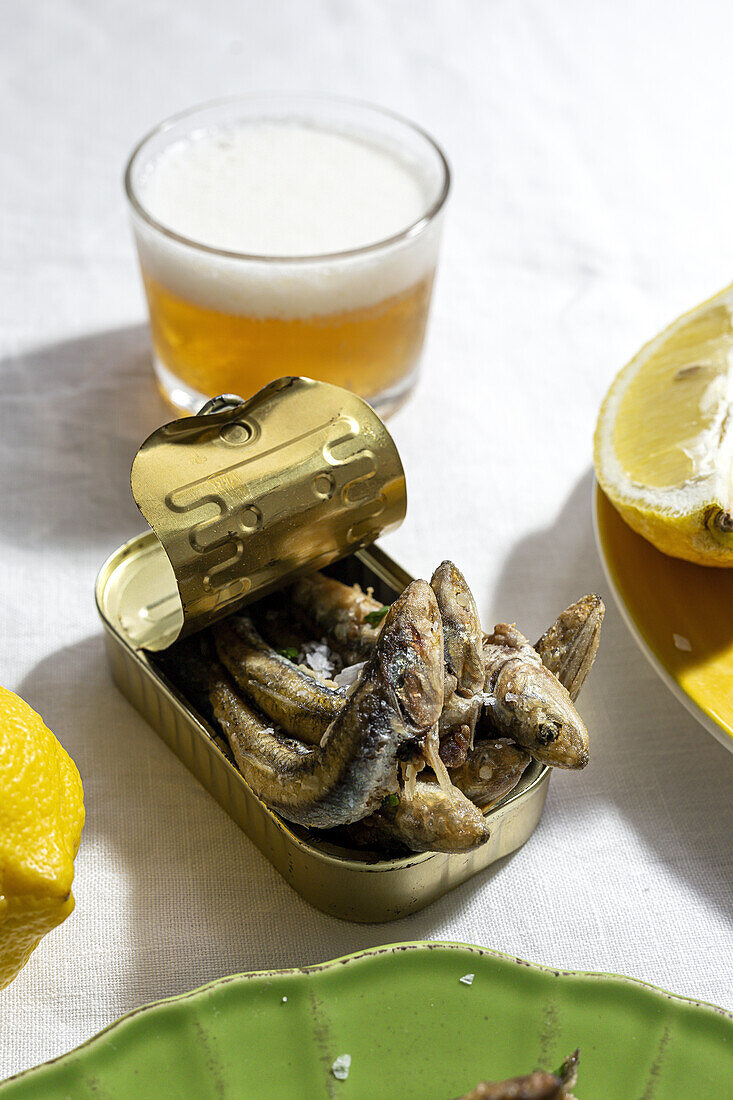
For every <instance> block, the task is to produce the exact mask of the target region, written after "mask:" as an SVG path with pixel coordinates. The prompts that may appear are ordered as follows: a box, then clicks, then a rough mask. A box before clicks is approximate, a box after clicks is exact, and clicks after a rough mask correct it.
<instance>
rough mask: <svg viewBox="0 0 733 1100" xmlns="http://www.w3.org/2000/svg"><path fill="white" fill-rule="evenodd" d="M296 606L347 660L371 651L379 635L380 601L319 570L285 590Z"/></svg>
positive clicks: (350, 661)
mask: <svg viewBox="0 0 733 1100" xmlns="http://www.w3.org/2000/svg"><path fill="white" fill-rule="evenodd" d="M288 591H289V594H290V597H291V599H292V601H293V604H294V605H295V608H296V610H297V611H298V612H299V613H300V614H301V615H302V616H304V617H305V619H306V620H307V621H308V622H309V623H310V624H312V626H314V627H316V632H317V634H318V635H319V636H320V635H321V634H325V636H326V637H327V638H328V640H329V642H330V643H331V644H332V645H333V648H334V649H335V650H337V651H338V652H339V653H340V654H341V655H342V656H343V657H344V659H345V660H346V662H347V664H357V662H359V661H363V660H365V659H366V658H367V657H368V656H369V654H370V653H371V651H372V649H373V648H374V645H375V643H376V641H377V637H378V635H379V630H380V626H381V622H369V621H368V619H367V616H372V617H373V618H374V619H376V618H377V616H378V612H380V611H381V610H382V604H381V603H379V602H378V601H377V600H374V599H372V597H371V596H368V595H367V594H366V592H362V590H361V589H360V588H359V586H358V584H357V585H348V584H342V583H341V581H336V580H334V579H333V577H325V576H324V575H323V574H322V573H311V574H310V575H309V576H307V577H301V578H300V580H298V581H296V582H295V583H294V584H293V585H292V586H291V588H290V589H289V590H288Z"/></svg>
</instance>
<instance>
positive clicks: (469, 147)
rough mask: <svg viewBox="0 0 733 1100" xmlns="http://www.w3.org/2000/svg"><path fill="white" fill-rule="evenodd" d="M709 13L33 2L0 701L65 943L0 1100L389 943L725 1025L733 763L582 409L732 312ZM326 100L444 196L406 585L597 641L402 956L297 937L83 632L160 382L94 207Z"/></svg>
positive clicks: (21, 26) (410, 474)
mask: <svg viewBox="0 0 733 1100" xmlns="http://www.w3.org/2000/svg"><path fill="white" fill-rule="evenodd" d="M732 37H733V8H731V7H730V6H725V5H720V4H718V3H716V2H715V0H700V3H698V4H695V5H689V4H683V3H673V2H671V0H653V2H651V0H649V2H647V0H644V2H639V0H608V2H599V3H595V4H586V3H584V2H583V0H562V2H561V3H556V4H547V3H543V2H542V0H534V2H532V0H518V2H516V3H509V2H496V3H485V2H482V0H454V2H452V3H450V4H448V3H441V2H440V0H401V2H392V3H390V2H385V0H310V3H308V4H301V3H298V2H297V0H292V2H278V0H273V2H271V3H268V4H261V3H259V2H258V0H247V2H244V3H242V2H237V0H206V3H192V4H180V3H176V2H175V0H145V2H143V0H132V2H128V3H116V2H114V0H101V2H100V0H97V2H96V3H94V4H92V3H89V2H86V0H47V2H43V0H41V2H36V3H33V4H15V5H11V6H10V7H8V8H7V9H6V10H5V11H4V15H3V33H2V35H1V36H0V54H1V57H2V61H1V66H2V67H1V69H0V78H1V80H2V93H3V110H2V112H1V113H0V149H2V164H3V170H2V188H1V190H0V217H1V218H2V233H1V235H0V248H1V249H2V266H1V268H0V341H1V342H2V348H1V349H0V354H1V356H2V364H1V366H2V370H1V373H0V469H1V474H0V476H1V477H2V505H1V512H0V514H1V516H2V518H1V519H0V560H2V566H3V581H2V587H1V589H0V600H1V602H2V607H1V614H0V645H1V661H0V677H1V679H2V682H3V683H4V684H5V685H6V686H8V687H9V688H11V689H13V690H16V691H18V692H19V693H20V694H21V695H22V696H24V697H25V698H26V699H27V700H28V701H29V702H30V704H31V705H32V706H34V707H35V708H36V709H38V710H39V711H40V713H41V714H42V715H43V716H44V718H45V719H46V721H47V723H48V724H49V726H50V727H51V729H53V730H54V731H55V732H56V734H57V735H58V737H59V738H60V739H61V741H62V742H63V744H64V745H65V746H66V748H67V749H68V750H69V752H70V753H71V754H72V756H73V757H74V759H75V760H76V762H77V764H78V766H79V769H80V771H81V775H82V778H83V782H84V789H85V796H86V807H87V823H86V827H85V830H84V835H83V839H82V845H81V850H80V852H79V856H78V859H77V864H76V868H77V869H76V881H75V884H74V893H75V895H76V902H77V905H76V911H75V912H74V914H73V916H72V917H71V918H70V919H69V920H68V921H67V922H66V923H65V924H64V925H63V926H61V927H60V928H59V929H57V930H56V931H54V932H53V933H52V934H51V935H49V936H48V937H47V938H46V939H45V940H44V941H43V943H42V944H41V945H40V947H39V948H38V950H37V951H36V952H35V953H34V955H33V956H32V958H31V960H30V962H29V963H28V965H27V966H26V968H25V969H24V970H23V972H22V973H21V974H20V976H19V977H18V978H17V979H16V981H15V982H13V983H12V985H11V986H10V987H9V988H8V989H7V990H5V991H4V992H2V993H0V1078H3V1077H5V1076H6V1075H9V1074H12V1073H15V1072H17V1071H19V1070H22V1069H24V1068H25V1067H28V1066H31V1065H33V1064H35V1063H38V1062H40V1061H42V1060H44V1059H47V1058H50V1057H52V1056H55V1055H58V1054H60V1053H61V1052H63V1051H66V1050H68V1049H70V1048H71V1047H73V1046H75V1045H76V1044H78V1043H80V1042H82V1041H83V1040H85V1039H87V1038H88V1037H89V1036H91V1035H92V1034H93V1033H94V1032H96V1031H97V1030H98V1029H100V1028H102V1027H104V1026H105V1025H106V1024H108V1023H109V1022H110V1021H112V1020H113V1019H115V1018H116V1017H117V1016H119V1015H120V1014H121V1013H124V1012H127V1011H128V1010H130V1009H132V1008H134V1007H136V1006H138V1005H140V1004H143V1003H145V1002H147V1001H151V1000H154V999H157V998H161V997H167V996H171V995H173V994H177V993H182V992H184V991H186V990H189V989H192V988H194V987H195V986H198V985H200V984H202V983H204V982H208V981H210V980H212V979H214V978H217V977H219V976H222V975H225V974H229V973H232V972H236V971H243V970H253V969H259V968H263V967H288V966H300V965H305V964H308V963H317V962H321V961H322V960H325V959H329V958H332V957H335V956H338V955H342V954H345V953H347V952H350V951H355V950H358V949H360V948H364V947H366V946H370V945H376V944H381V943H387V942H395V941H400V940H407V939H416V938H427V939H443V940H461V941H465V942H469V943H476V944H482V945H486V946H490V947H494V948H498V949H499V950H502V951H507V952H510V953H512V954H517V955H520V956H524V957H526V958H528V959H532V960H535V961H537V962H542V963H547V964H551V965H553V966H557V967H577V968H581V969H593V970H605V971H620V972H622V973H625V974H629V975H633V976H634V977H637V978H641V979H644V980H645V981H649V982H653V983H656V984H658V985H661V986H663V987H666V988H668V989H671V990H673V991H675V992H677V993H680V994H685V995H689V996H691V997H694V998H700V999H704V1000H710V1001H713V1002H716V1003H719V1004H722V1005H724V1006H727V1007H728V1008H733V976H732V975H731V965H730V960H731V958H732V957H733V929H732V925H731V909H732V904H733V856H732V854H731V853H732V847H731V836H733V800H732V799H731V792H732V791H733V756H731V755H730V754H729V753H727V752H726V751H725V749H724V748H723V747H721V745H719V744H717V743H716V742H715V741H714V740H713V738H711V737H710V736H709V734H707V733H706V732H705V731H704V730H703V729H701V728H700V727H699V726H698V725H697V724H696V723H695V721H694V720H693V719H692V718H691V717H690V716H689V715H688V714H687V713H686V712H685V710H683V708H682V707H681V706H680V705H679V704H678V703H677V702H676V701H675V700H674V699H673V698H672V696H671V695H670V694H669V693H668V691H667V690H666V688H665V687H664V686H663V685H662V684H661V682H660V681H659V680H658V679H657V677H656V675H655V674H654V672H653V671H652V670H651V668H650V667H649V666H648V665H647V663H646V662H645V660H644V659H643V657H642V656H641V655H640V653H639V652H638V650H637V648H636V646H635V644H634V642H633V641H632V639H631V636H630V635H629V633H628V631H627V629H626V627H625V626H624V624H623V623H622V621H621V619H620V617H619V614H618V612H617V611H616V609H615V607H614V606H613V604H612V602H611V597H610V594H609V592H608V589H607V586H606V584H605V582H604V579H603V575H602V571H601V567H600V564H599V560H598V557H597V554H596V550H595V548H594V543H593V535H592V530H591V517H590V493H591V473H590V454H591V436H592V430H593V425H594V420H595V415H596V412H597V409H598V405H599V402H600V400H601V398H602V396H603V393H604V391H605V389H606V387H607V385H608V383H609V381H610V379H611V377H612V376H613V374H614V373H615V372H616V371H617V370H618V369H619V367H620V366H621V365H622V364H623V363H624V362H625V361H626V360H627V359H628V358H629V357H630V356H631V355H632V354H633V353H634V352H635V350H636V349H637V347H638V346H640V344H641V343H643V342H644V340H646V339H647V338H649V337H650V336H652V335H653V334H654V333H655V332H657V331H658V330H659V329H660V328H661V327H662V326H663V325H664V324H665V323H666V322H667V321H669V320H670V319H671V318H673V317H674V316H675V315H676V314H678V313H680V312H681V311H682V310H683V309H685V308H687V307H689V306H692V305H694V304H695V303H696V302H697V301H699V300H701V299H703V298H704V297H706V296H707V295H708V294H710V293H712V292H714V291H715V290H717V289H718V288H720V287H721V286H723V285H724V284H725V283H726V282H728V281H729V280H730V278H731V271H733V249H732V248H731V237H730V208H731V193H732V192H733V146H732V145H731V142H730V141H729V139H728V136H729V134H730V103H731V101H732V100H733V68H731V65H730V41H731V38H732ZM272 88H283V89H304V90H319V91H333V92H337V93H342V94H347V95H352V96H355V97H359V98H364V99H368V100H372V101H376V102H378V103H381V104H384V105H386V106H388V107H391V108H393V109H395V110H397V111H400V112H403V113H404V114H407V115H408V116H411V117H413V118H415V119H416V120H418V121H419V122H420V123H421V124H423V125H424V126H425V127H426V128H427V129H429V130H430V131H431V132H433V133H434V134H435V135H436V137H437V138H438V139H439V140H440V141H441V142H442V143H443V144H444V145H445V147H446V149H447V151H448V154H449V157H450V160H451V164H452V167H453V172H454V190H453V194H452V197H451V202H450V208H449V211H448V218H447V223H446V230H445V237H444V249H443V257H442V264H441V268H440V272H439V278H438V282H437V288H436V294H435V301H434V309H433V315H432V321H431V325H430V331H429V338H428V345H427V351H426V355H425V360H424V372H423V378H422V382H421V384H420V387H419V389H418V391H417V394H416V396H415V397H414V399H413V400H412V401H411V402H410V403H409V404H408V405H407V407H406V408H405V409H404V410H403V411H402V412H401V413H400V414H399V415H398V416H397V417H396V418H395V419H394V421H393V423H392V425H391V426H392V428H393V430H394V435H395V437H396V440H397V443H398V445H399V447H400V450H401V453H402V455H403V458H404V462H405V466H406V470H407V479H408V489H409V498H410V504H409V510H408V516H407V520H406V522H405V523H404V525H403V527H402V528H401V530H400V531H398V532H397V533H396V534H394V535H393V536H391V537H390V538H389V539H388V540H387V549H388V550H389V551H390V552H391V553H393V554H394V555H395V556H396V557H397V559H398V560H399V561H401V562H403V563H404V564H405V565H406V566H407V567H408V568H409V569H410V570H411V571H413V572H414V573H415V574H416V575H422V576H426V575H428V576H429V574H430V571H431V570H432V569H433V567H434V566H435V565H436V564H437V563H438V562H439V561H440V560H441V559H442V558H444V557H451V558H453V559H454V560H455V561H456V562H457V563H458V564H459V566H460V567H461V568H462V569H463V570H464V572H465V574H466V576H467V577H468V579H469V582H470V583H471V585H472V586H473V589H474V591H475V593H476V596H477V600H478V603H479V606H480V609H481V612H482V615H483V617H484V622H485V623H486V624H491V623H493V622H494V621H495V620H496V619H499V618H508V619H510V620H516V621H517V623H518V624H519V625H520V627H521V628H522V629H523V630H524V631H525V632H526V633H527V634H528V635H529V636H530V637H535V636H537V635H538V634H539V632H540V631H541V630H542V629H543V628H544V627H545V626H546V625H547V624H548V623H549V622H550V621H551V620H552V619H553V618H554V617H555V616H556V615H557V613H558V612H559V611H560V610H561V609H562V608H563V607H564V606H565V605H566V604H567V603H569V602H570V601H571V600H572V599H574V598H575V597H577V596H579V595H581V594H582V593H584V592H586V591H600V592H601V593H602V594H603V595H604V596H605V597H606V599H607V603H608V604H609V607H608V615H607V620H606V625H605V627H604V637H603V642H602V648H601V653H600V656H599V659H598V663H597V667H596V669H595V670H594V673H593V675H592V677H591V680H590V682H589V683H588V685H587V687H586V689H585V690H584V692H583V695H582V696H581V700H580V708H581V711H582V713H583V715H584V717H585V719H586V720H587V724H588V726H589V729H590V731H591V763H590V765H589V767H588V768H587V769H586V770H585V771H584V772H583V773H581V774H578V775H573V774H566V773H559V774H556V775H555V776H554V777H553V779H552V782H551V785H550V793H549V799H548V803H547V808H546V811H545V814H544V818H543V820H542V822H541V825H540V827H539V828H538V829H537V831H536V833H535V835H534V836H533V837H532V839H531V840H530V841H529V843H528V844H527V845H526V846H525V847H524V848H523V849H522V850H521V851H519V852H518V853H517V854H516V855H514V856H513V857H511V858H509V859H507V860H505V861H503V862H502V863H501V864H500V865H498V866H496V867H494V868H492V869H491V870H489V871H488V872H486V873H484V874H481V875H479V876H478V877H476V878H474V879H473V880H472V881H471V882H469V883H467V884H466V885H464V886H463V887H461V888H460V889H458V890H455V891H454V892H453V893H451V894H450V895H448V896H447V897H445V898H443V899H442V900H440V901H438V902H437V903H436V904H434V905H432V906H430V908H428V909H426V910H425V911H423V912H422V913H420V914H417V915H416V916H413V917H411V918H409V919H405V920H402V921H399V922H397V923H394V924H385V925H370V926H359V925H352V924H347V923H343V922H340V921H337V920H334V919H331V918H329V917H326V916H324V915H322V914H321V913H319V912H316V911H315V910H313V909H311V908H310V907H309V906H308V905H307V904H306V903H305V902H303V901H302V900H301V899H300V898H299V897H298V896H297V895H296V894H295V893H293V892H292V891H291V890H290V889H289V888H288V887H287V886H286V885H285V883H284V882H283V881H282V880H281V879H280V877H279V876H278V875H277V873H276V872H275V871H274V870H273V868H272V867H271V866H270V864H269V863H268V862H267V860H266V859H265V858H264V857H263V856H262V855H261V854H260V853H259V852H258V851H257V850H256V849H255V848H254V847H253V845H252V844H251V843H250V842H249V840H248V839H247V838H246V837H245V836H244V834H243V833H242V832H240V830H239V829H238V828H237V827H236V826H235V825H234V824H233V823H232V821H230V820H229V818H228V817H227V816H226V814H225V813H224V812H223V811H222V810H221V809H220V808H219V807H218V806H217V805H216V803H215V802H214V801H213V799H211V798H210V797H209V795H208V794H207V793H206V792H205V791H204V790H203V788H202V787H200V786H199V784H198V783H197V782H196V780H195V779H193V777H192V776H191V775H189V773H188V772H187V771H186V770H185V769H184V768H183V766H182V765H181V764H180V763H179V762H178V760H177V759H176V758H175V757H174V756H173V755H172V754H171V753H170V752H169V751H168V749H167V748H165V746H164V745H163V744H162V742H161V741H159V739H158V738H157V737H156V735H155V734H154V733H153V732H152V730H151V729H150V728H149V727H148V726H147V725H146V724H145V723H144V722H143V720H142V719H141V718H139V717H138V715H137V714H136V713H135V712H134V711H133V710H132V708H131V707H130V706H129V704H128V703H127V702H126V701H125V699H123V698H122V696H121V695H119V694H118V692H117V691H116V689H115V688H114V687H113V685H112V683H111V681H110V679H109V678H108V674H107V670H106V666H105V661H104V656H103V651H102V642H101V634H100V625H99V622H98V619H97V616H96V612H95V608H94V603H93V583H94V578H95V574H96V572H97V569H98V567H99V566H100V564H101V562H102V560H103V559H104V558H105V556H106V555H107V554H108V553H109V552H110V551H112V550H113V549H114V548H115V547H116V546H117V545H118V544H119V543H120V542H122V541H123V540H124V539H126V538H128V537H130V536H131V535H133V534H135V533H137V532H138V531H139V530H141V529H142V527H143V523H142V520H141V518H140V516H139V515H138V513H137V511H136V509H135V506H134V504H133V502H132V499H131V497H130V492H129V481H128V474H129V467H130V462H131V460H132V457H133V455H134V453H135V450H136V448H137V446H138V444H139V443H140V442H141V441H142V439H143V438H144V437H145V436H146V435H147V434H148V433H149V432H150V431H151V430H152V429H153V428H155V427H156V426H157V425H158V424H160V423H162V422H163V421H164V420H166V419H168V418H169V416H168V413H167V411H166V409H165V407H164V406H163V404H162V402H161V401H160V399H159V398H158V396H157V393H156V390H155V388H154V385H153V381H152V378H151V373H150V366H149V357H148V356H149V353H148V344H147V330H146V327H145V323H144V322H145V308H144V303H143V297H142V293H141V288H140V283H139V278H138V275H137V272H136V269H135V260H134V255H133V248H132V244H131V240H130V234H129V231H128V226H127V220H126V213H125V206H124V201H123V195H122V188H121V172H122V166H123V162H124V159H125V157H126V154H127V152H128V151H129V149H130V148H131V147H132V145H133V144H134V142H135V141H136V140H137V139H138V137H139V136H140V135H141V134H142V133H143V132H144V131H145V130H146V129H147V128H149V127H150V126H151V125H152V124H154V123H155V122H157V121H158V120H159V119H161V118H163V117H164V116H166V115H168V114H169V113H172V112H174V111H176V110H178V109H181V108H184V107H186V106H189V105H191V104H193V103H196V102H198V101H201V100H206V99H209V98H214V97H217V96H221V95H226V94H232V93H236V92H243V91H250V90H252V91H254V90H262V89H265V90H267V89H272Z"/></svg>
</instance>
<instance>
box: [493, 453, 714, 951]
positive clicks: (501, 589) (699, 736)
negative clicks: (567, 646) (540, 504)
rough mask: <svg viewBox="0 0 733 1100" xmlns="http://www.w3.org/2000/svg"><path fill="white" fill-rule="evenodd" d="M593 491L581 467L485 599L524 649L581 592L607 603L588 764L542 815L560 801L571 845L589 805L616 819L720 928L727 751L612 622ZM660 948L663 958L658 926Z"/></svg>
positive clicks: (615, 619) (591, 704)
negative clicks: (522, 637) (519, 633)
mask: <svg viewBox="0 0 733 1100" xmlns="http://www.w3.org/2000/svg"><path fill="white" fill-rule="evenodd" d="M592 488H593V473H592V470H591V469H588V471H587V472H586V473H585V474H584V475H583V477H582V478H581V479H580V480H579V482H578V483H577V485H576V486H575V488H574V489H573V491H572V492H571V494H570V495H569V497H568V498H567V501H566V503H565V505H564V506H563V508H562V509H561V511H560V512H559V514H558V516H557V518H556V519H555V520H554V522H553V523H552V524H550V525H549V526H547V527H544V528H541V529H538V530H537V531H535V532H532V534H530V535H529V536H525V537H523V538H522V539H521V540H520V541H519V542H518V543H517V544H516V545H515V546H514V547H513V548H512V550H511V552H510V553H509V554H508V556H507V559H506V561H505V563H504V567H503V569H502V572H501V574H500V577H499V580H498V582H497V585H496V588H495V591H494V596H493V600H492V605H493V606H494V607H495V608H496V609H497V612H498V613H499V614H502V615H507V616H510V618H511V619H512V620H514V619H516V621H517V623H518V625H519V627H520V629H522V630H523V632H525V633H527V634H528V635H529V637H530V638H531V640H532V641H534V640H535V639H536V638H537V637H538V636H539V635H540V633H541V632H542V631H543V630H544V629H545V628H546V627H547V626H548V625H549V624H550V623H551V622H552V621H553V620H554V618H555V617H556V616H557V615H558V614H559V612H560V611H561V610H562V609H563V608H564V607H566V606H567V605H568V604H570V603H571V602H572V601H573V600H576V599H578V598H579V597H580V596H582V595H583V594H584V593H586V592H599V593H600V594H601V595H602V596H603V599H604V600H605V603H606V618H605V622H604V626H603V632H602V638H601V645H600V649H599V653H598V657H597V659H596V664H595V666H594V668H593V671H592V673H591V676H590V678H589V680H588V682H587V684H586V686H585V687H584V689H583V692H582V695H581V696H580V699H579V701H578V709H579V710H580V712H581V714H582V716H583V718H584V719H585V721H586V725H587V726H588V729H589V733H590V739H591V760H590V764H589V765H588V767H587V769H585V771H583V772H582V773H580V775H573V774H572V773H563V774H559V773H558V774H556V775H555V776H553V783H552V785H551V794H550V801H549V804H548V811H549V812H552V807H553V802H554V799H562V812H563V815H564V818H565V819H566V820H567V821H568V822H570V823H573V822H574V823H577V827H578V835H577V837H572V836H571V837H569V838H568V843H574V844H582V843H583V835H582V830H583V829H584V828H585V829H586V835H588V834H589V833H590V831H592V829H593V823H592V817H591V818H589V814H590V815H592V814H593V807H594V805H595V806H596V807H598V806H600V805H604V806H606V807H610V808H611V809H612V810H613V811H615V812H619V813H620V814H621V815H623V817H624V818H625V819H626V821H627V822H628V824H629V825H630V826H631V830H632V835H634V836H635V837H636V842H637V843H638V844H640V845H643V846H644V849H645V859H646V862H647V864H648V865H649V867H650V868H652V867H653V868H654V872H653V873H654V874H657V873H659V867H660V866H661V867H663V868H664V873H665V874H669V875H671V876H675V877H678V878H679V879H681V880H683V881H684V882H685V885H686V887H687V889H688V890H689V891H690V892H691V893H692V894H697V895H699V897H700V899H701V900H702V901H703V903H704V904H705V905H706V906H710V907H711V908H713V909H715V910H716V911H717V912H718V913H719V914H720V916H721V917H722V918H723V919H725V920H728V919H729V918H730V913H731V911H733V881H731V878H730V876H727V875H726V874H725V870H724V869H725V867H726V866H730V856H729V851H730V837H731V836H732V835H733V799H732V798H731V790H732V789H733V754H731V753H729V752H727V751H726V750H725V748H723V746H721V745H720V744H719V743H718V742H717V741H715V739H714V738H713V737H711V736H710V734H708V733H707V732H706V731H705V730H704V729H703V728H702V726H700V725H699V724H698V723H697V722H696V721H695V720H694V718H692V717H691V716H690V715H689V714H688V713H687V711H686V710H685V709H684V707H682V705H681V704H680V703H678V702H677V700H676V699H675V698H674V696H673V695H672V694H671V693H670V692H669V691H668V690H667V688H666V687H665V686H664V684H663V683H662V681H661V680H660V679H659V677H658V676H657V675H656V673H655V672H654V670H653V669H652V667H651V665H650V664H649V663H648V662H647V660H646V659H645V657H644V656H643V655H642V653H641V651H640V650H639V648H638V646H637V644H636V642H635V640H634V639H633V637H632V636H631V633H630V632H629V630H628V628H627V627H626V625H625V623H624V622H623V620H622V619H621V616H620V613H619V612H618V610H617V608H616V604H615V602H614V598H613V595H612V593H611V591H610V589H609V587H608V584H607V582H606V579H605V576H604V573H603V569H602V566H601V562H600V559H599V556H598V552H597V550H596V546H595V539H594V535H593V526H592V518H591V494H592ZM600 731H603V735H601V736H598V733H599V732H600ZM594 732H595V733H596V736H595V737H594ZM548 811H546V812H548ZM608 856H609V858H611V859H614V858H615V860H618V858H619V854H618V853H615V856H614V855H613V854H612V853H610V852H609V853H608ZM597 857H598V853H594V858H597ZM602 857H603V853H601V858H602ZM652 877H653V876H652V875H650V876H649V878H652ZM649 888H650V887H649V886H648V884H647V886H642V887H641V891H640V893H643V892H644V891H645V890H647V889H649ZM608 902H609V905H610V906H612V905H613V898H609V899H608ZM639 903H640V904H642V905H643V904H644V901H643V897H642V896H640V897H639ZM628 934H629V935H630V936H631V935H633V929H629V930H628ZM659 947H660V951H664V950H665V948H664V939H663V935H662V934H661V930H660V945H659Z"/></svg>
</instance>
